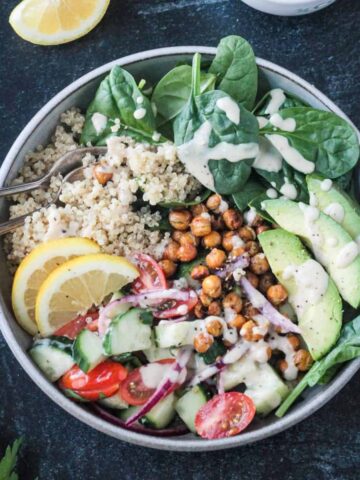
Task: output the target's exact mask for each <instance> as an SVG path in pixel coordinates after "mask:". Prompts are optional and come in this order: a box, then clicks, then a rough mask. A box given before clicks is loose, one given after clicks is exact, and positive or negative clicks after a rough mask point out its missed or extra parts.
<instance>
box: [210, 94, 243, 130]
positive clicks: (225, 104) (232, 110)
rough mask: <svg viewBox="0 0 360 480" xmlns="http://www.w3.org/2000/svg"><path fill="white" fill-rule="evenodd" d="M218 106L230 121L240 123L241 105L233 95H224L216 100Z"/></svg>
mask: <svg viewBox="0 0 360 480" xmlns="http://www.w3.org/2000/svg"><path fill="white" fill-rule="evenodd" d="M216 106H217V107H218V108H219V109H220V110H222V111H223V112H224V113H225V115H226V116H227V118H228V119H229V120H230V122H232V123H235V125H239V123H240V107H239V105H238V104H237V103H236V102H235V100H233V99H232V98H231V97H222V98H219V100H218V101H217V102H216Z"/></svg>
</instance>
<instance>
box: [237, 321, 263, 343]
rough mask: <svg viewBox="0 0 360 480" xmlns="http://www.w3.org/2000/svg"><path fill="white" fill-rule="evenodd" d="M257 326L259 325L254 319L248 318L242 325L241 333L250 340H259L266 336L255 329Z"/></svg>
mask: <svg viewBox="0 0 360 480" xmlns="http://www.w3.org/2000/svg"><path fill="white" fill-rule="evenodd" d="M256 327H257V325H256V323H255V322H254V321H253V320H248V321H247V322H246V323H244V325H243V326H242V327H241V330H240V335H241V336H242V337H243V338H245V340H247V341H248V342H257V341H258V340H261V339H262V338H264V336H263V335H261V333H258V332H257V331H256V330H255V328H256Z"/></svg>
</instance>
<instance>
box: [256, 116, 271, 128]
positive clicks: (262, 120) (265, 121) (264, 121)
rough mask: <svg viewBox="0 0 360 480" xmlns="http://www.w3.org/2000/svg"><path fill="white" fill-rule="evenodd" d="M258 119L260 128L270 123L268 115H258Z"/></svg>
mask: <svg viewBox="0 0 360 480" xmlns="http://www.w3.org/2000/svg"><path fill="white" fill-rule="evenodd" d="M256 120H257V121H258V124H259V128H264V127H265V126H266V125H267V124H268V123H269V120H268V119H267V118H266V117H256Z"/></svg>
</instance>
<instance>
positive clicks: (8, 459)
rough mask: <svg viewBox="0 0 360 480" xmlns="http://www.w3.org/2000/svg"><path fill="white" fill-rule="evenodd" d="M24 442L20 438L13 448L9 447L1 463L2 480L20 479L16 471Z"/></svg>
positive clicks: (0, 478)
mask: <svg viewBox="0 0 360 480" xmlns="http://www.w3.org/2000/svg"><path fill="white" fill-rule="evenodd" d="M22 442H23V440H22V438H19V439H17V440H15V441H14V443H13V444H12V446H10V445H9V446H8V447H7V449H6V451H5V455H4V457H3V458H2V459H1V461H0V480H18V478H19V477H18V475H17V473H15V471H14V470H15V467H16V462H17V457H18V453H19V449H20V447H21V444H22Z"/></svg>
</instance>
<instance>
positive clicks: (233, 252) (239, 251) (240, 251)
mask: <svg viewBox="0 0 360 480" xmlns="http://www.w3.org/2000/svg"><path fill="white" fill-rule="evenodd" d="M244 253H246V250H245V248H244V247H235V248H233V249H232V250H231V254H230V255H231V256H232V257H233V258H234V257H240V256H241V255H244Z"/></svg>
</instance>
